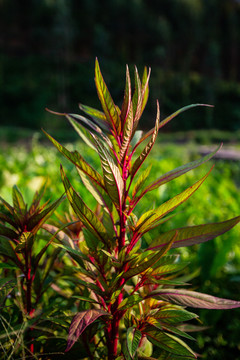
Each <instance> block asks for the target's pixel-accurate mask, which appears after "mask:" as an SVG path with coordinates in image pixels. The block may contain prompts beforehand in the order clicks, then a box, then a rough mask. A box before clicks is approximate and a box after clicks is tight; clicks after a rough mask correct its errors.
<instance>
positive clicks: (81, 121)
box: [66, 114, 112, 148]
mask: <svg viewBox="0 0 240 360" xmlns="http://www.w3.org/2000/svg"><path fill="white" fill-rule="evenodd" d="M66 118H67V119H68V121H69V122H70V123H71V125H72V126H73V128H74V129H75V130H76V131H77V132H78V134H79V135H80V136H81V137H82V135H83V132H82V128H83V127H84V128H85V129H86V130H87V132H84V136H85V137H86V136H87V138H88V142H89V141H90V143H91V144H90V146H91V147H93V148H94V143H93V141H92V133H93V134H95V135H96V136H98V137H99V138H100V139H102V140H103V141H105V142H106V143H107V144H108V145H109V147H112V144H111V141H110V140H109V138H108V137H107V136H106V135H105V134H104V132H103V131H102V129H100V127H99V126H98V125H96V124H94V123H93V122H92V121H91V120H89V119H87V118H85V117H83V116H81V115H77V114H67V115H66ZM83 140H84V139H83Z"/></svg>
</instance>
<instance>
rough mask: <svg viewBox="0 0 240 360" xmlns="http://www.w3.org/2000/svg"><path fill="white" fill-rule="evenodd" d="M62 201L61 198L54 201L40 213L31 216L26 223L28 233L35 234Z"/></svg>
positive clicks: (62, 198) (62, 197)
mask: <svg viewBox="0 0 240 360" xmlns="http://www.w3.org/2000/svg"><path fill="white" fill-rule="evenodd" d="M64 199H65V197H64V196H61V197H60V198H59V199H58V200H56V201H54V202H53V203H51V204H50V205H48V206H45V207H43V210H42V211H41V212H40V213H38V214H33V215H32V216H31V217H30V218H29V221H28V225H27V228H28V231H31V232H32V233H33V234H36V232H37V231H38V230H39V229H40V227H41V226H42V224H43V223H44V222H45V221H47V219H48V218H49V217H50V216H51V215H52V213H53V212H54V210H56V208H57V207H58V206H59V205H60V204H61V202H62V201H63V200H64Z"/></svg>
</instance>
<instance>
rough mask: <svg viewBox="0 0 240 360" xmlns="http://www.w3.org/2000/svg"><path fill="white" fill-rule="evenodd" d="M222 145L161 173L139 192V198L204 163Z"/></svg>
mask: <svg viewBox="0 0 240 360" xmlns="http://www.w3.org/2000/svg"><path fill="white" fill-rule="evenodd" d="M221 147H222V144H221V145H220V146H218V148H217V149H216V150H214V151H213V152H211V153H209V154H208V155H206V156H204V157H202V158H201V159H198V160H195V161H192V162H190V163H188V164H185V165H182V166H180V167H178V168H176V169H174V170H171V171H169V172H167V173H166V174H164V175H162V176H161V177H160V178H158V179H157V180H155V181H153V182H152V183H151V184H149V185H148V186H147V187H146V188H145V189H144V190H143V192H142V193H141V195H140V196H139V198H141V197H142V196H143V195H144V194H146V193H147V192H149V191H152V190H154V189H157V188H158V187H159V186H161V185H163V184H166V183H168V182H169V181H171V180H173V179H176V178H177V177H179V176H181V175H183V174H185V173H187V172H188V171H190V170H193V169H195V168H196V167H198V166H200V165H202V164H203V163H205V162H206V161H208V160H210V159H211V158H212V157H213V156H214V155H215V154H216V153H217V152H218V151H219V150H220V149H221Z"/></svg>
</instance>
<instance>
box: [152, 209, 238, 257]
mask: <svg viewBox="0 0 240 360" xmlns="http://www.w3.org/2000/svg"><path fill="white" fill-rule="evenodd" d="M239 222H240V216H237V217H235V218H233V219H230V220H226V221H222V222H218V223H211V224H204V225H196V226H187V227H183V228H179V229H173V230H170V231H167V232H165V233H163V234H161V235H160V236H159V237H157V239H155V240H154V241H153V242H152V243H151V245H150V247H149V250H158V249H159V248H160V247H161V246H164V245H165V244H167V243H168V242H169V240H170V239H171V238H172V236H173V234H174V232H175V231H177V236H176V239H175V241H174V243H173V244H172V248H178V247H182V246H191V245H195V244H200V243H203V242H205V241H209V240H212V239H214V238H215V237H217V236H219V235H222V234H224V233H225V232H226V231H229V230H230V229H232V228H233V227H234V226H235V225H236V224H238V223H239Z"/></svg>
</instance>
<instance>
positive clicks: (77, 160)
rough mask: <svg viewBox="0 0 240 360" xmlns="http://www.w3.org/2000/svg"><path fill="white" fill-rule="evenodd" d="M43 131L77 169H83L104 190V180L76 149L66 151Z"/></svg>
mask: <svg viewBox="0 0 240 360" xmlns="http://www.w3.org/2000/svg"><path fill="white" fill-rule="evenodd" d="M43 132H44V133H45V135H46V136H47V137H48V139H49V140H50V141H51V142H52V143H53V145H54V146H56V148H57V149H58V150H59V152H60V153H61V154H63V155H64V156H65V157H66V158H67V159H69V160H70V161H71V162H72V163H73V164H74V165H75V166H76V167H77V168H78V169H79V170H81V171H83V172H84V173H85V174H86V175H87V176H88V177H89V178H90V179H91V180H93V181H94V182H95V183H97V184H98V185H99V186H101V188H102V189H104V190H105V187H104V181H103V178H102V176H101V175H100V174H99V173H98V172H97V171H96V170H94V169H93V168H92V167H91V166H90V165H89V164H88V163H87V162H86V161H85V160H84V158H83V157H82V156H81V155H80V154H79V152H78V151H74V152H72V151H68V150H67V149H66V148H65V147H64V146H62V145H61V144H59V143H58V142H57V141H56V140H55V139H54V138H53V137H52V136H50V135H49V134H47V133H46V132H45V131H44V130H43Z"/></svg>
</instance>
